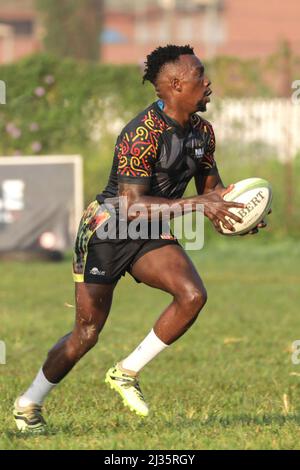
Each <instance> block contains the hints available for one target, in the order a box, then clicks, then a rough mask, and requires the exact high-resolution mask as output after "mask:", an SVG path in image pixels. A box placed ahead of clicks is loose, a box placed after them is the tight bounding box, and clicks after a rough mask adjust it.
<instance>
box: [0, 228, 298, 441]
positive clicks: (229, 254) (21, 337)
mask: <svg viewBox="0 0 300 470" xmlns="http://www.w3.org/2000/svg"><path fill="white" fill-rule="evenodd" d="M190 255H191V257H192V259H193V261H194V262H195V264H196V266H197V268H198V270H199V272H200V274H201V276H202V278H203V280H204V282H205V285H206V287H207V289H208V295H209V300H208V304H207V305H206V307H205V309H204V311H203V312H202V314H201V315H200V317H199V319H198V321H197V322H196V324H195V325H194V326H193V327H192V328H191V330H190V331H189V332H188V333H187V334H186V335H185V336H184V337H182V338H181V339H180V340H179V341H178V342H176V343H175V344H174V345H172V346H171V347H170V348H168V349H167V350H166V351H164V352H163V353H162V354H161V355H160V356H158V357H157V358H156V359H155V360H154V361H153V362H152V363H151V364H149V365H148V366H147V367H146V368H145V370H144V371H143V372H142V374H141V386H142V389H143V391H144V394H145V397H146V399H147V402H148V403H149V406H150V409H151V414H150V415H149V417H148V418H146V419H142V418H139V417H137V416H135V415H134V414H132V413H131V412H130V411H129V410H128V409H126V408H124V407H123V405H122V403H121V399H120V397H119V396H117V395H116V394H115V393H114V392H112V391H111V390H109V388H108V387H107V385H105V384H104V376H105V372H106V370H107V369H108V368H109V367H110V366H111V365H112V364H113V363H114V362H115V361H116V360H119V359H121V358H122V357H123V356H125V355H126V354H128V353H129V352H130V351H131V350H132V349H133V348H134V347H135V346H136V345H137V344H138V343H139V342H140V341H141V339H142V338H143V337H144V336H145V335H146V334H147V333H148V331H149V330H150V328H151V327H152V325H153V322H154V321H155V319H156V318H157V316H158V315H159V314H160V312H161V311H162V309H163V308H164V307H165V306H166V304H167V303H168V302H169V301H170V297H169V296H168V295H167V294H165V293H162V292H159V291H155V290H153V289H150V288H148V287H146V286H143V285H137V284H136V283H135V282H134V281H133V280H132V279H131V278H130V277H129V276H126V278H125V279H123V280H122V281H121V282H120V283H119V285H118V287H117V289H116V291H115V296H114V302H113V307H112V311H111V316H110V318H109V320H108V322H107V324H106V327H105V329H104V331H103V332H102V334H101V336H100V340H99V343H98V345H97V346H96V347H95V348H94V349H93V350H92V351H91V352H90V353H88V354H87V356H85V357H84V358H83V359H82V360H81V361H80V363H79V364H78V365H77V366H76V368H75V369H74V370H73V371H72V372H71V374H70V375H69V376H68V377H67V378H66V379H65V380H64V381H63V382H62V383H61V384H60V385H59V386H58V387H57V389H56V390H55V391H54V392H53V393H52V394H51V395H50V397H49V398H48V400H47V401H46V406H45V417H46V419H47V421H48V423H49V432H48V434H47V435H45V436H36V437H29V436H22V435H20V434H18V433H17V432H16V429H15V427H14V423H13V420H12V415H11V409H12V405H13V401H14V399H15V397H16V395H17V394H18V393H19V392H21V391H23V390H24V389H25V388H26V387H27V386H28V385H29V383H30V382H31V380H32V378H33V376H34V375H35V373H36V372H37V370H38V368H39V367H40V365H41V363H42V361H43V360H44V358H45V355H46V352H47V350H48V348H50V347H51V346H52V345H53V343H54V342H56V340H57V339H58V338H59V337H60V336H62V335H64V334H66V333H67V332H68V331H70V330H71V329H72V324H73V315H74V308H73V307H72V306H71V305H73V304H74V301H73V284H72V280H71V263H70V259H68V260H66V261H64V262H63V263H60V264H50V263H43V264H42V263H39V262H35V263H30V264H29V263H26V264H20V263H1V270H2V275H1V289H0V310H1V329H0V339H1V340H3V341H5V343H6V347H7V364H6V365H0V393H1V402H0V448H1V449H176V450H179V449H296V448H298V449H299V447H300V446H299V438H298V432H299V424H300V414H299V410H300V365H298V366H297V365H293V364H292V362H291V345H292V342H293V341H295V340H297V339H300V331H299V305H300V293H299V282H300V274H299V268H298V267H299V264H300V247H299V244H297V243H296V242H292V241H285V242H282V243H272V244H270V243H269V242H268V238H267V235H266V236H265V234H263V235H259V236H253V237H244V238H239V239H223V238H221V237H220V236H218V235H215V236H214V237H213V239H212V240H211V241H210V242H209V243H208V245H207V246H205V247H204V249H203V250H201V251H199V252H197V253H195V252H192V253H190Z"/></svg>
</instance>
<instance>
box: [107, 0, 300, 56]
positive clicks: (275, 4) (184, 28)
mask: <svg viewBox="0 0 300 470" xmlns="http://www.w3.org/2000/svg"><path fill="white" fill-rule="evenodd" d="M299 21H300V2H299V0H286V1H285V2H284V3H282V1H281V0H268V1H267V2H262V1H261V0H139V1H136V2H134V1H130V0H128V1H126V0H106V13H105V21H104V26H105V28H104V31H103V33H102V43H101V57H102V60H103V61H104V62H110V63H139V62H142V61H143V60H144V58H145V55H146V54H147V53H149V52H150V51H151V50H153V49H154V48H155V47H157V45H163V44H167V43H173V44H187V43H190V44H192V45H193V46H194V47H195V50H196V52H197V53H198V54H199V55H200V56H201V57H203V58H210V57H213V56H215V55H231V56H238V57H241V58H250V57H265V56H267V55H270V54H272V53H273V52H275V51H276V50H277V49H278V45H279V43H280V42H282V41H288V43H289V44H290V46H291V48H292V50H293V51H294V52H295V53H297V54H299V55H300V28H299Z"/></svg>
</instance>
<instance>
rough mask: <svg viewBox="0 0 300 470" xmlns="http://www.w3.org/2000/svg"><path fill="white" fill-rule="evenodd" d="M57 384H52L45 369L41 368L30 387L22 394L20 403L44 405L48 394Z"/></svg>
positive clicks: (22, 404) (21, 404)
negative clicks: (45, 373) (46, 375)
mask: <svg viewBox="0 0 300 470" xmlns="http://www.w3.org/2000/svg"><path fill="white" fill-rule="evenodd" d="M55 385H57V384H52V383H51V382H49V381H48V380H47V379H46V377H45V375H44V372H43V370H42V369H40V370H39V372H38V374H37V376H36V378H35V379H34V381H33V382H32V384H31V385H30V387H29V389H28V390H27V391H26V392H25V393H23V395H21V396H20V398H19V405H20V406H28V405H30V404H32V403H36V404H37V405H42V404H43V401H44V400H45V398H46V396H47V395H48V393H50V391H51V390H52V388H54V387H55Z"/></svg>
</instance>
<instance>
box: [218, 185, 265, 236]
mask: <svg viewBox="0 0 300 470" xmlns="http://www.w3.org/2000/svg"><path fill="white" fill-rule="evenodd" d="M223 199H224V200H225V201H234V202H241V203H243V204H247V206H246V208H245V209H238V208H237V207H231V208H229V211H230V212H233V213H234V214H236V215H238V216H239V217H241V218H242V219H243V222H242V223H239V222H236V221H235V220H233V219H230V218H229V217H226V219H229V220H230V222H231V223H232V225H233V226H234V228H235V232H231V231H230V230H228V229H227V228H225V227H224V226H223V224H222V223H220V226H221V230H222V233H223V234H224V235H242V234H243V233H247V232H249V230H252V229H253V228H254V227H256V225H257V224H258V223H259V222H261V220H262V219H263V218H264V217H265V216H266V215H267V213H268V212H269V209H270V207H271V204H272V188H271V185H270V183H268V181H266V180H264V179H261V178H247V179H245V180H242V181H238V182H237V183H235V184H234V188H233V189H232V191H230V192H229V193H227V194H225V196H224V198H223Z"/></svg>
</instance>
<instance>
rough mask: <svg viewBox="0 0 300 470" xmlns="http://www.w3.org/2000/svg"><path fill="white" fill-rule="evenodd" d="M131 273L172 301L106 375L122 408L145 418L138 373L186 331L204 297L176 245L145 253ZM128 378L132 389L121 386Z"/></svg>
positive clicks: (191, 269)
mask: <svg viewBox="0 0 300 470" xmlns="http://www.w3.org/2000/svg"><path fill="white" fill-rule="evenodd" d="M132 274H133V275H134V277H135V278H136V279H138V280H139V281H141V282H143V283H144V284H147V285H149V286H151V287H155V288H158V289H161V290H163V291H165V292H168V293H169V294H171V295H172V296H173V301H172V302H171V304H170V305H169V306H168V307H167V308H166V309H165V310H164V311H163V313H162V314H161V316H160V317H159V318H158V320H157V321H156V323H155V325H154V328H153V330H151V332H150V333H149V335H148V336H147V337H146V338H145V339H144V340H143V341H142V343H141V344H139V345H138V347H137V348H136V349H135V350H134V351H133V353H131V354H130V355H129V356H128V357H127V358H125V359H124V360H123V361H121V362H120V363H119V364H117V366H115V367H114V368H112V369H110V370H109V371H108V373H107V376H106V381H107V382H109V383H110V385H111V386H112V388H114V389H115V390H116V391H118V392H119V393H120V394H121V396H122V397H123V399H124V404H125V405H127V406H129V408H130V409H132V410H133V411H135V412H136V413H137V414H142V415H144V416H147V414H148V408H147V405H146V404H145V402H144V398H143V396H142V394H141V392H140V388H139V385H138V382H137V374H138V372H139V371H140V370H141V369H142V368H143V367H144V366H145V365H146V364H147V363H148V362H150V361H151V360H152V359H153V358H154V357H155V356H156V355H157V354H159V353H160V352H161V351H162V350H163V349H165V348H166V347H167V346H168V345H170V344H172V343H173V342H174V341H176V339H178V338H179V337H180V336H182V335H183V334H184V333H185V332H186V331H187V330H188V328H189V327H190V326H191V325H192V324H193V323H194V321H195V320H196V318H197V316H198V314H199V312H200V310H201V309H202V308H203V306H204V305H205V302H206V300H207V294H206V290H205V288H204V285H203V283H202V281H201V278H200V277H199V275H198V273H197V271H196V269H195V267H194V265H193V263H192V262H191V260H190V259H189V257H188V256H187V254H186V253H185V252H184V250H183V249H182V248H181V247H180V246H179V245H166V246H164V247H161V248H158V249H156V250H152V251H150V252H148V253H146V254H145V255H143V256H142V257H141V258H139V259H138V260H137V261H136V263H135V264H134V265H133V268H132ZM127 377H133V379H134V383H133V387H131V388H130V387H129V384H127V386H126V388H124V387H123V386H122V380H124V378H125V379H126V378H127ZM118 378H119V379H120V380H121V381H120V382H118V380H117V379H118ZM127 380H129V379H127ZM124 383H125V382H124ZM125 385H126V383H125ZM134 388H135V389H136V390H137V391H135V390H134ZM139 392H140V393H139Z"/></svg>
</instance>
